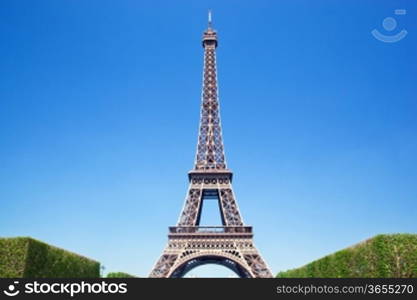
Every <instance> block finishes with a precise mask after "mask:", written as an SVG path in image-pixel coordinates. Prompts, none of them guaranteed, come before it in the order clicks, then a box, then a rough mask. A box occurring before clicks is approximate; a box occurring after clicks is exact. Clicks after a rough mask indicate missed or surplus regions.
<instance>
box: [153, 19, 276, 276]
mask: <svg viewBox="0 0 417 300" xmlns="http://www.w3.org/2000/svg"><path fill="white" fill-rule="evenodd" d="M202 43H203V48H204V74H203V91H202V104H201V118H200V128H199V136H198V143H197V153H196V158H195V165H194V169H193V170H191V171H190V172H189V173H188V178H189V188H188V193H187V196H186V199H185V204H184V207H183V210H182V212H181V215H180V218H179V220H178V224H177V226H174V227H169V234H168V240H169V241H168V245H167V246H166V248H165V250H164V252H163V254H162V255H161V257H160V258H159V260H158V261H157V262H156V264H155V266H154V268H153V270H152V271H151V273H150V275H149V276H150V277H160V278H166V277H182V276H184V275H185V274H186V273H187V272H188V271H189V270H191V269H193V268H194V267H196V266H199V265H202V264H207V263H215V264H221V265H224V266H226V267H228V268H230V269H231V270H233V271H234V272H235V273H236V274H237V275H238V276H240V277H264V278H269V277H272V273H271V272H270V270H269V269H268V267H267V265H266V263H265V261H264V260H263V259H262V257H261V255H260V254H259V252H258V250H257V249H256V247H255V246H254V243H253V233H252V227H251V226H245V225H244V223H243V220H242V218H241V216H240V212H239V208H238V205H237V203H236V200H235V197H234V194H233V189H232V175H233V173H232V172H231V171H230V170H229V169H228V168H227V166H226V160H225V154H224V147H223V140H222V130H221V124H220V114H219V99H218V88H217V71H216V48H217V45H218V41H217V33H216V31H215V30H213V29H212V26H211V15H210V13H209V24H208V28H207V30H206V31H205V32H204V34H203V41H202ZM210 198H211V199H213V198H215V199H217V200H218V203H219V208H220V215H221V220H222V225H223V226H199V225H200V217H201V211H202V207H203V201H204V200H206V199H210Z"/></svg>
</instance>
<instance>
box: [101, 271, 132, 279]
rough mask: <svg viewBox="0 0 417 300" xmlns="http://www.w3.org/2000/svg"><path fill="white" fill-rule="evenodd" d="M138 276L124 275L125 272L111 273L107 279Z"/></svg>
mask: <svg viewBox="0 0 417 300" xmlns="http://www.w3.org/2000/svg"><path fill="white" fill-rule="evenodd" d="M135 277H136V276H133V275H130V274H127V273H123V272H110V273H108V274H107V278H135Z"/></svg>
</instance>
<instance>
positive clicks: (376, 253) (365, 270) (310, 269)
mask: <svg viewBox="0 0 417 300" xmlns="http://www.w3.org/2000/svg"><path fill="white" fill-rule="evenodd" d="M277 277H280V278H305V277H316V278H339V277H343V278H353V277H363V278H390V277H396V278H400V277H401V278H414V277H417V234H390V235H377V236H375V237H374V238H371V239H369V240H366V241H364V242H362V243H359V244H357V245H355V246H352V247H349V248H346V249H344V250H341V251H338V252H336V253H334V254H330V255H328V256H325V257H323V258H321V259H319V260H316V261H313V262H311V263H309V264H307V265H305V266H304V267H301V268H297V269H292V270H288V271H285V272H280V273H278V274H277Z"/></svg>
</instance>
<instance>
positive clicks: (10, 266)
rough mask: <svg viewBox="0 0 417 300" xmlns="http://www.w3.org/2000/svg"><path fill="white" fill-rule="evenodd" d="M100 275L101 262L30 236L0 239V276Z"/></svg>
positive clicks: (55, 276) (81, 276) (97, 276)
mask: <svg viewBox="0 0 417 300" xmlns="http://www.w3.org/2000/svg"><path fill="white" fill-rule="evenodd" d="M11 277H20V278H63V277H67V278H99V277H100V263H98V262H96V261H94V260H91V259H88V258H86V257H83V256H80V255H77V254H75V253H72V252H69V251H66V250H63V249H60V248H56V247H54V246H51V245H48V244H45V243H43V242H41V241H38V240H35V239H32V238H29V237H18V238H1V239H0V278H11Z"/></svg>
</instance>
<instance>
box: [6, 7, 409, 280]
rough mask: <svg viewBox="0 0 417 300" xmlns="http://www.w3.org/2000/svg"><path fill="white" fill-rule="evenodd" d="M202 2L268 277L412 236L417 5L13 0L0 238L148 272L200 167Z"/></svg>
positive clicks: (243, 193) (232, 162) (232, 158)
mask: <svg viewBox="0 0 417 300" xmlns="http://www.w3.org/2000/svg"><path fill="white" fill-rule="evenodd" d="M208 8H212V10H213V18H214V24H215V28H216V29H217V30H218V34H219V39H220V44H219V48H218V56H217V58H218V70H219V82H220V100H221V110H222V123H223V133H224V140H225V147H226V155H227V161H228V164H229V167H230V168H231V169H232V170H233V171H234V172H235V177H234V189H235V194H236V196H237V200H238V202H239V205H240V208H241V211H242V214H243V217H244V220H245V223H247V224H250V225H253V226H254V231H255V243H256V245H257V246H258V248H259V249H260V251H261V253H262V254H263V256H264V257H265V259H266V260H267V262H268V264H269V265H270V267H271V269H272V270H273V272H274V273H276V272H278V271H280V270H285V269H288V268H293V267H298V266H301V265H303V264H305V263H307V262H310V261H312V260H315V259H317V258H320V257H322V256H324V255H326V254H328V253H331V252H333V251H336V250H339V249H341V248H344V247H347V246H349V245H352V244H355V243H357V242H359V241H361V240H364V239H366V238H369V237H371V236H373V235H375V234H379V233H393V232H411V233H416V232H417V217H416V211H417V201H416V200H417V185H416V182H417V168H416V167H417V155H416V154H417V120H416V116H417V97H416V95H417V84H416V79H417V57H416V56H417V39H416V32H417V21H416V20H417V18H416V14H417V2H415V1H397V0H395V1H394V0H391V1H377V0H373V1H371V0H364V1H342V0H339V1H331V0H328V1H324V0H321V1H319V0H317V1H310V0H304V1H302V0H295V1H294V0H286V1H262V0H260V1H241V0H239V1H238V0H229V1H192V0H189V1H133V0H132V1H104V0H96V1H92V0H90V1H81V0H77V1H75V0H71V1H70V0H67V1H56V0H50V1H11V0H9V1H1V2H0V70H1V71H0V105H1V106H0V107H1V109H0V201H1V209H0V236H32V237H35V238H38V239H41V240H43V241H46V242H48V243H51V244H53V245H57V246H59V247H62V248H65V249H69V250H71V251H74V252H77V253H81V254H83V255H85V256H88V257H91V258H94V259H96V260H98V261H100V262H102V263H103V264H104V265H105V266H106V272H107V271H125V272H129V273H132V274H136V275H139V276H145V275H147V274H148V272H149V270H150V269H151V267H152V266H153V264H154V262H155V261H156V259H157V258H158V257H159V255H160V254H161V252H162V250H163V248H164V247H165V245H166V241H167V227H168V226H170V225H175V223H176V221H177V218H178V215H179V213H180V210H181V208H182V205H183V201H184V196H185V193H186V189H187V176H186V173H187V171H188V170H190V169H191V168H192V164H193V160H194V151H195V148H196V140H197V128H198V118H199V105H200V94H201V74H202V63H203V57H202V54H203V52H202V50H203V49H202V47H201V35H202V31H203V30H204V29H205V27H206V20H207V19H206V18H207V9H208ZM400 8H403V9H407V14H406V15H395V14H394V10H395V9H400ZM386 17H394V18H395V19H396V20H397V22H398V23H397V28H396V29H395V30H393V31H392V32H387V31H386V30H384V28H383V26H382V20H384V18H386ZM403 28H404V29H406V30H407V31H408V35H407V36H406V37H405V38H404V39H403V40H401V41H399V42H397V43H383V42H381V41H378V40H376V39H375V38H374V37H373V36H372V35H371V31H372V30H373V29H378V30H380V32H381V33H384V34H390V35H391V34H396V33H398V32H399V31H400V30H401V29H403Z"/></svg>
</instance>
